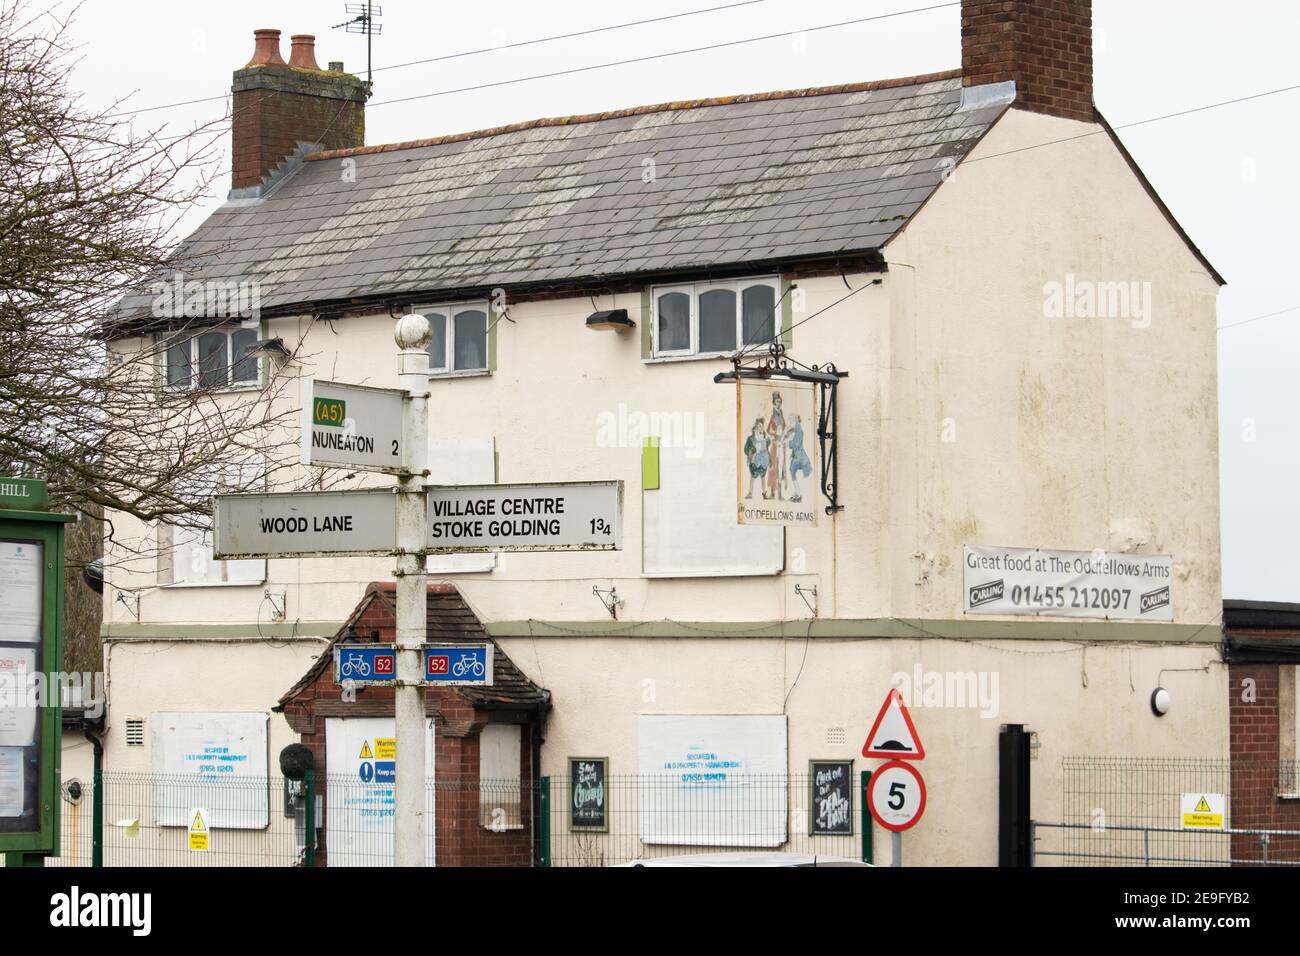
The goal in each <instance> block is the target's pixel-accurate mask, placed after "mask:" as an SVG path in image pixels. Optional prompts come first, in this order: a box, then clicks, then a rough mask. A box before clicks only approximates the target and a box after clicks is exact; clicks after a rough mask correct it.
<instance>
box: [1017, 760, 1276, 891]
mask: <svg viewBox="0 0 1300 956" xmlns="http://www.w3.org/2000/svg"><path fill="white" fill-rule="evenodd" d="M1296 771H1297V764H1296V762H1295V761H1276V760H1267V761H1265V760H1246V759H1227V758H1224V759H1216V758H1202V757H1122V756H1108V757H1102V756H1072V757H1066V758H1065V759H1064V761H1063V764H1062V798H1063V799H1062V812H1063V819H1062V820H1060V821H1035V823H1034V830H1035V833H1034V836H1035V859H1036V862H1037V863H1039V864H1040V865H1042V864H1049V865H1050V864H1053V863H1059V864H1064V865H1067V866H1250V865H1291V866H1296V865H1300V799H1297V798H1300V794H1297V791H1296V781H1297V777H1296ZM1189 800H1190V801H1191V808H1192V809H1195V807H1196V806H1197V805H1198V804H1200V801H1201V800H1205V801H1206V803H1205V804H1204V806H1205V807H1207V808H1209V810H1210V811H1218V815H1219V816H1221V822H1220V823H1219V825H1217V826H1216V825H1212V824H1213V822H1214V817H1215V815H1216V814H1215V813H1214V812H1211V813H1210V818H1209V823H1210V824H1211V825H1198V826H1187V825H1186V823H1185V811H1186V810H1187V809H1188V804H1187V801H1189ZM1220 808H1221V809H1220Z"/></svg>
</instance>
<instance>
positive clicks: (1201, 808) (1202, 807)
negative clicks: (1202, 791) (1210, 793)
mask: <svg viewBox="0 0 1300 956" xmlns="http://www.w3.org/2000/svg"><path fill="white" fill-rule="evenodd" d="M1193 812H1195V813H1213V812H1214V811H1213V810H1211V809H1210V801H1208V800H1206V799H1205V798H1204V797H1201V801H1200V803H1198V804H1197V805H1196V810H1195V811H1193Z"/></svg>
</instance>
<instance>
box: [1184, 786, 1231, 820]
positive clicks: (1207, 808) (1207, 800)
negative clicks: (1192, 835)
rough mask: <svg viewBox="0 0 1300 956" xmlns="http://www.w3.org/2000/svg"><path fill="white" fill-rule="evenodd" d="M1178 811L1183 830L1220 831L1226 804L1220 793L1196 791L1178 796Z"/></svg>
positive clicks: (1225, 812)
mask: <svg viewBox="0 0 1300 956" xmlns="http://www.w3.org/2000/svg"><path fill="white" fill-rule="evenodd" d="M1178 809H1179V816H1180V817H1181V818H1182V828H1183V829H1184V830H1222V829H1223V821H1224V819H1225V818H1226V817H1227V815H1228V813H1227V809H1228V802H1227V801H1226V800H1224V799H1223V794H1221V793H1206V792H1205V791H1204V790H1198V791H1193V792H1192V793H1183V794H1179V801H1178Z"/></svg>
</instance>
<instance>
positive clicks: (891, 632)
mask: <svg viewBox="0 0 1300 956" xmlns="http://www.w3.org/2000/svg"><path fill="white" fill-rule="evenodd" d="M811 623H812V628H811V630H810V629H809V619H803V620H793V621H750V622H733V621H667V620H665V621H627V622H611V621H539V620H526V621H496V622H492V623H485V624H484V627H485V628H486V629H487V632H488V634H489V635H491V636H492V637H723V638H746V637H759V638H764V637H766V638H772V637H806V636H809V635H811V636H812V637H823V638H840V639H855V638H856V639H864V640H867V639H874V638H927V637H929V638H944V639H948V640H969V641H988V640H1026V641H1028V640H1033V641H1118V642H1136V643H1155V644H1217V643H1218V642H1219V640H1220V636H1221V635H1220V631H1219V624H1218V622H1217V621H1216V622H1214V623H1212V624H1145V623H1138V622H1133V621H1037V620H1024V621H976V620H969V619H967V620H928V619H922V618H839V619H819V620H813V621H812V622H811Z"/></svg>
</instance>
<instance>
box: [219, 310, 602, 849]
mask: <svg viewBox="0 0 1300 956" xmlns="http://www.w3.org/2000/svg"><path fill="white" fill-rule="evenodd" d="M430 334H431V333H430V329H429V323H428V321H427V320H426V319H425V318H424V316H422V315H405V316H402V317H401V318H400V319H399V320H398V322H397V328H396V331H395V334H394V338H395V339H396V341H397V347H398V353H397V363H398V364H397V371H398V388H396V389H384V388H372V387H370V386H361V385H345V384H343V383H340V382H326V381H323V380H320V379H311V378H306V379H304V380H303V394H302V404H303V411H302V447H301V460H302V463H303V464H305V465H311V466H315V467H324V468H344V469H347V470H349V471H358V470H361V471H375V472H384V473H388V474H392V475H394V476H396V478H397V484H396V485H392V486H388V487H383V488H367V489H363V490H356V491H317V492H282V493H271V494H241V495H217V496H216V497H215V498H214V499H213V508H212V514H213V557H214V558H216V559H217V560H225V559H236V558H282V557H328V556H334V555H392V556H394V557H395V558H396V564H397V567H396V570H395V571H394V575H395V576H396V578H397V609H396V617H397V635H396V643H394V644H385V645H366V646H364V647H354V646H349V645H341V646H337V647H335V660H334V676H335V681H336V682H337V683H340V684H344V685H346V684H347V683H349V682H350V683H355V684H381V685H385V686H390V687H392V688H393V690H394V725H395V736H396V741H397V752H398V754H399V755H400V759H398V760H397V767H396V774H395V780H394V795H393V796H394V814H393V816H394V823H393V863H394V864H395V865H397V866H423V865H424V863H425V853H424V847H425V826H426V821H425V819H424V803H425V741H424V736H425V714H424V692H425V688H426V687H428V686H431V685H442V686H448V685H450V686H458V685H468V684H478V685H480V686H491V684H492V664H493V651H494V645H493V644H490V643H488V644H484V643H481V642H480V643H478V644H473V643H467V644H445V643H426V640H427V634H428V606H427V601H426V590H427V587H426V580H427V574H426V572H425V558H426V556H427V555H429V554H441V553H457V552H466V551H476V550H477V551H597V550H617V549H619V548H621V547H622V529H623V483H622V482H621V481H603V482H572V483H568V484H560V483H550V484H547V483H534V484H519V485H475V486H466V487H456V486H439V487H434V486H431V485H430V484H429V482H428V478H429V467H428V456H429V435H428V427H429V425H428V423H429V408H428V400H429V353H428V351H427V350H426V346H427V344H428V341H429V337H430Z"/></svg>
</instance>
